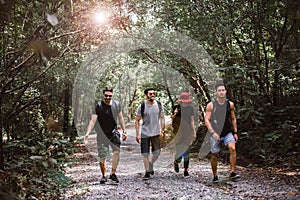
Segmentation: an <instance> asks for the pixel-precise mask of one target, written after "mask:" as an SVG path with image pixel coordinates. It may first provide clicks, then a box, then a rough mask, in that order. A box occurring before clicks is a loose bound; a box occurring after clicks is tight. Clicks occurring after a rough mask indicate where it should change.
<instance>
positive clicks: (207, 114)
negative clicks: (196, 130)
mask: <svg viewBox="0 0 300 200" xmlns="http://www.w3.org/2000/svg"><path fill="white" fill-rule="evenodd" d="M212 112H213V103H212V102H210V103H208V104H207V106H206V112H205V117H204V121H205V126H206V128H207V130H208V131H209V132H210V133H211V135H212V136H213V138H214V139H215V140H216V141H218V140H219V139H220V137H219V135H218V134H217V133H216V132H215V130H214V129H213V127H212V125H211V122H210V120H211V116H212Z"/></svg>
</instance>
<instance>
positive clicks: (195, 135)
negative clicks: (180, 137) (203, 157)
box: [193, 133, 197, 141]
mask: <svg viewBox="0 0 300 200" xmlns="http://www.w3.org/2000/svg"><path fill="white" fill-rule="evenodd" d="M193 140H194V141H196V140H197V134H196V133H194V135H193Z"/></svg>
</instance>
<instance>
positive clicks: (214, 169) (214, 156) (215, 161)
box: [210, 154, 218, 176]
mask: <svg viewBox="0 0 300 200" xmlns="http://www.w3.org/2000/svg"><path fill="white" fill-rule="evenodd" d="M210 163H211V169H212V172H213V175H214V176H217V175H218V172H217V166H218V155H217V154H211V159H210Z"/></svg>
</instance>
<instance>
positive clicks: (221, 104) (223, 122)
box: [205, 82, 239, 182]
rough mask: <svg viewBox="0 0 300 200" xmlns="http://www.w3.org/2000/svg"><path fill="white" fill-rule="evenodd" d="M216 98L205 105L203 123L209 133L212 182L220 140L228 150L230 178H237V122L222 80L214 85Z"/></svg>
mask: <svg viewBox="0 0 300 200" xmlns="http://www.w3.org/2000/svg"><path fill="white" fill-rule="evenodd" d="M215 91H216V99H215V100H212V101H211V102H210V103H208V104H207V106H206V112H205V125H206V127H207V129H208V131H209V132H210V133H211V138H210V144H211V167H212V172H213V182H218V181H219V179H218V172H217V164H218V155H219V153H220V144H221V141H223V142H224V144H225V146H227V147H228V149H229V152H230V175H229V177H230V178H231V179H234V178H238V177H239V175H237V174H236V173H235V164H236V148H235V143H236V142H237V141H238V135H237V122H236V117H235V113H234V104H233V102H231V101H229V100H227V99H226V89H225V86H224V84H223V82H217V83H216V85H215Z"/></svg>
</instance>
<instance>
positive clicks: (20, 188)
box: [0, 133, 74, 199]
mask: <svg viewBox="0 0 300 200" xmlns="http://www.w3.org/2000/svg"><path fill="white" fill-rule="evenodd" d="M72 153H74V147H73V145H72V144H70V143H69V142H68V141H67V140H66V139H64V138H63V134H61V133H51V134H47V135H44V134H34V133H29V134H27V135H26V136H25V137H24V138H23V139H21V140H15V141H12V142H8V143H6V144H5V154H4V155H6V157H5V160H6V162H5V163H6V167H5V172H3V173H2V174H1V180H2V182H1V191H0V193H1V196H2V195H3V196H5V195H9V194H15V196H16V198H17V199H31V198H38V199H50V198H53V197H55V196H58V195H59V193H60V192H61V191H62V189H63V188H64V187H65V186H67V185H68V183H69V181H70V179H69V178H68V177H66V176H65V175H64V172H63V170H64V168H65V167H66V166H67V165H68V164H69V161H68V156H69V155H70V154H72ZM7 188H9V190H7Z"/></svg>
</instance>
